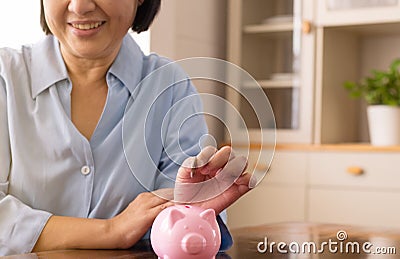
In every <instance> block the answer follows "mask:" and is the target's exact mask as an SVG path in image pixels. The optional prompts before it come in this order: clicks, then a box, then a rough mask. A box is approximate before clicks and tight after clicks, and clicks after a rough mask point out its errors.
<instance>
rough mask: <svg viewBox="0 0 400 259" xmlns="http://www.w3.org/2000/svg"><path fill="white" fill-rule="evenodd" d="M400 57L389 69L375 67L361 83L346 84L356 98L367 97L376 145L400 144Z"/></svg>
mask: <svg viewBox="0 0 400 259" xmlns="http://www.w3.org/2000/svg"><path fill="white" fill-rule="evenodd" d="M399 69H400V59H395V60H394V61H393V62H392V64H391V65H390V67H389V70H388V71H379V70H373V71H372V75H371V76H367V77H365V78H362V79H361V80H360V82H352V81H347V82H345V83H344V87H345V88H346V89H347V90H348V91H349V94H350V96H351V97H353V98H364V99H365V101H366V102H367V104H368V108H367V116H368V126H369V133H370V139H371V144H372V145H378V146H388V145H400V71H399Z"/></svg>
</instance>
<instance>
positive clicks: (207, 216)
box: [200, 209, 215, 225]
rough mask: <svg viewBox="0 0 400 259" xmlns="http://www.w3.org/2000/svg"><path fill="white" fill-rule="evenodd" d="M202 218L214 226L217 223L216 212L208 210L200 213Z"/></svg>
mask: <svg viewBox="0 0 400 259" xmlns="http://www.w3.org/2000/svg"><path fill="white" fill-rule="evenodd" d="M200 217H201V218H202V219H204V220H205V221H207V222H208V223H210V224H211V225H213V224H214V223H215V211H214V210H213V209H206V210H205V211H203V212H201V213H200Z"/></svg>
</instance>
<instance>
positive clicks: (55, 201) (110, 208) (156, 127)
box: [0, 36, 225, 255]
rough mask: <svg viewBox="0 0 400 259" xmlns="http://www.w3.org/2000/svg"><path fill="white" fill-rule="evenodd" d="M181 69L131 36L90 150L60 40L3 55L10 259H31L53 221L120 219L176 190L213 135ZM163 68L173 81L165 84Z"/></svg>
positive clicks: (0, 113) (5, 234)
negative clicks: (135, 203)
mask: <svg viewBox="0 0 400 259" xmlns="http://www.w3.org/2000/svg"><path fill="white" fill-rule="evenodd" d="M171 64H172V63H171V62H169V61H168V60H167V59H165V58H161V57H159V56H157V55H155V54H151V55H149V56H145V55H144V54H143V53H142V52H141V50H140V49H139V47H138V46H137V45H136V43H135V42H134V41H133V39H131V37H130V36H126V37H125V38H124V40H123V44H122V47H121V49H120V52H119V54H118V56H117V58H116V60H115V61H114V63H113V65H112V66H111V68H110V69H109V71H108V73H107V75H106V79H107V84H108V95H107V101H106V104H105V107H104V110H103V113H102V115H101V118H100V120H99V122H98V125H97V127H96V129H95V131H94V133H93V135H92V137H91V139H90V141H89V140H87V139H86V138H85V137H84V136H83V135H82V134H81V133H80V132H79V131H78V130H77V129H76V128H75V126H74V124H73V123H72V121H71V119H70V117H71V114H70V102H71V97H70V93H71V89H72V85H71V81H70V80H69V77H68V73H67V69H66V67H65V64H64V62H63V59H62V56H61V53H60V50H59V43H58V40H57V39H56V38H55V37H53V36H47V37H45V38H44V39H43V41H41V42H39V43H38V44H35V45H33V46H24V47H22V49H21V50H20V51H16V50H12V49H0V255H7V254H17V253H26V252H30V251H31V250H32V248H33V246H34V245H35V243H36V241H37V239H38V237H39V235H40V233H41V231H42V229H43V227H44V226H45V224H46V222H47V220H48V219H49V217H50V216H51V215H53V214H54V215H63V216H72V217H82V218H101V219H105V218H111V217H113V216H115V215H117V214H119V213H120V212H121V211H122V210H124V209H125V208H126V207H127V206H128V204H129V203H130V202H131V201H132V200H134V199H135V197H136V196H137V195H138V194H140V193H142V192H145V191H148V190H155V189H159V188H166V187H173V185H174V181H173V180H174V179H175V176H176V173H177V170H178V168H179V163H181V162H182V161H183V160H184V159H185V158H187V157H188V156H193V155H196V154H197V153H198V152H199V151H200V147H199V145H198V141H199V139H200V137H201V136H202V135H203V134H205V133H206V132H207V128H206V124H205V121H204V118H203V116H199V115H196V116H189V117H190V118H189V117H188V114H196V113H199V112H201V110H202V106H201V101H200V99H199V97H198V95H197V94H196V91H195V88H194V86H193V85H192V84H191V83H190V81H189V80H185V77H184V76H183V75H184V74H183V72H182V71H180V69H179V68H177V67H176V66H174V65H172V66H171ZM161 67H167V69H166V71H167V73H162V74H161V75H157V71H159V70H158V69H159V68H161ZM155 71H156V72H155ZM150 74H155V76H153V77H152V78H151V79H150V80H147V83H142V84H139V83H140V82H141V81H142V80H143V79H144V78H146V76H148V75H150ZM145 81H146V80H145ZM176 81H179V83H172V84H171V82H176ZM125 111H126V114H125V116H124V113H125ZM185 118H189V119H188V120H185ZM220 224H221V223H220ZM223 227H225V226H223ZM146 237H148V233H147V234H146V236H145V238H146Z"/></svg>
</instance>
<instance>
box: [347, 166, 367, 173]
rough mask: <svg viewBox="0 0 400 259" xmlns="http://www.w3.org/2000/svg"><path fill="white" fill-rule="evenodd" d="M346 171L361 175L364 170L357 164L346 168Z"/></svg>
mask: <svg viewBox="0 0 400 259" xmlns="http://www.w3.org/2000/svg"><path fill="white" fill-rule="evenodd" d="M347 172H348V173H349V174H352V175H362V174H363V173H364V170H363V169H362V168H361V167H358V166H350V167H348V168H347Z"/></svg>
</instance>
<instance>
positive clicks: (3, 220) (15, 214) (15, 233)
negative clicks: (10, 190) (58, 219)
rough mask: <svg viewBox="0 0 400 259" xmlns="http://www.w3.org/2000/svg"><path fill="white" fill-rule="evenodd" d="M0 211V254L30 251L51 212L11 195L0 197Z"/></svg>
mask: <svg viewBox="0 0 400 259" xmlns="http://www.w3.org/2000/svg"><path fill="white" fill-rule="evenodd" d="M0 211H1V214H0V255H10V254H23V253H29V252H31V251H32V249H33V247H34V246H35V244H36V242H37V240H38V238H39V236H40V234H41V233H42V230H43V228H44V226H45V225H46V223H47V221H48V219H49V218H50V216H51V214H50V213H48V212H45V211H40V210H35V209H32V208H30V207H29V206H27V205H25V204H23V203H22V202H21V201H19V200H18V199H16V198H15V197H13V196H11V195H7V196H5V197H4V198H3V199H0Z"/></svg>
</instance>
